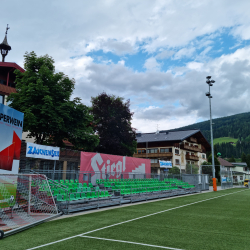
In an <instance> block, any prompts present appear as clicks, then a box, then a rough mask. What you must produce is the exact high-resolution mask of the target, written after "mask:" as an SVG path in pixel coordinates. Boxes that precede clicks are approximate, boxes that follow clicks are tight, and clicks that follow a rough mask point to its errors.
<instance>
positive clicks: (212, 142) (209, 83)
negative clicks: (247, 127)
mask: <svg viewBox="0 0 250 250" xmlns="http://www.w3.org/2000/svg"><path fill="white" fill-rule="evenodd" d="M206 78H207V80H206V83H207V84H208V92H207V93H206V96H207V97H208V99H209V108H210V132H211V150H212V165H213V178H215V166H214V141H213V127H212V111H211V98H212V96H211V93H210V87H212V86H213V83H215V81H214V80H210V79H211V76H207V77H206Z"/></svg>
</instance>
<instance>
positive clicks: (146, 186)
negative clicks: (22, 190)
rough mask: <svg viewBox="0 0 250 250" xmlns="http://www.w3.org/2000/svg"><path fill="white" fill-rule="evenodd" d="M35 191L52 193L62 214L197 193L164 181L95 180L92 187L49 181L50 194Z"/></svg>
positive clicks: (175, 181) (177, 182) (178, 183)
mask: <svg viewBox="0 0 250 250" xmlns="http://www.w3.org/2000/svg"><path fill="white" fill-rule="evenodd" d="M32 185H40V186H39V190H40V191H44V192H50V190H51V192H52V195H53V197H54V199H55V200H56V203H57V206H58V208H59V210H60V211H63V212H64V213H65V214H67V213H71V212H76V211H81V210H87V209H95V208H101V207H107V206H113V205H122V204H125V203H131V202H137V201H143V200H150V199H157V198H165V197H170V196H175V195H183V194H189V193H194V192H197V190H196V187H195V186H194V185H190V184H188V183H187V182H184V181H181V180H178V179H171V178H167V179H164V180H162V181H160V180H158V179H107V180H106V179H105V180H104V179H100V180H99V179H97V180H96V184H95V185H93V184H92V183H88V184H87V183H79V180H78V179H76V180H74V179H71V180H67V179H66V180H49V185H50V190H48V188H47V189H46V188H45V187H44V186H43V185H42V184H39V183H38V184H36V183H33V184H32Z"/></svg>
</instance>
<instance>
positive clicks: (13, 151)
mask: <svg viewBox="0 0 250 250" xmlns="http://www.w3.org/2000/svg"><path fill="white" fill-rule="evenodd" d="M22 132H23V113H21V112H19V111H17V110H15V109H12V108H10V107H8V106H5V105H3V104H1V103H0V174H18V170H19V160H20V152H21V142H22Z"/></svg>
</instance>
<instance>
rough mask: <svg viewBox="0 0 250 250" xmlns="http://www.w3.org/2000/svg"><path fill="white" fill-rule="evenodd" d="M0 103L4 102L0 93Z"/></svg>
mask: <svg viewBox="0 0 250 250" xmlns="http://www.w3.org/2000/svg"><path fill="white" fill-rule="evenodd" d="M0 103H1V104H4V96H3V95H0Z"/></svg>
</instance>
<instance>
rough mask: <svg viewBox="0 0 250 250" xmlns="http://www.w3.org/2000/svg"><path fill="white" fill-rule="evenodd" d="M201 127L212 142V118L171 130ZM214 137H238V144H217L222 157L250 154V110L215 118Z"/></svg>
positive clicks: (238, 156)
mask: <svg viewBox="0 0 250 250" xmlns="http://www.w3.org/2000/svg"><path fill="white" fill-rule="evenodd" d="M186 129H200V130H201V132H202V133H203V135H204V136H205V137H206V139H207V141H209V142H210V120H208V121H204V122H199V123H195V124H192V125H188V126H184V127H181V128H177V129H172V130H171V131H177V130H186ZM213 137H214V138H220V137H232V138H235V139H238V142H237V143H236V146H233V145H231V144H230V143H221V144H216V149H217V151H218V152H220V153H221V154H222V157H231V156H234V157H237V158H240V157H241V154H242V153H243V152H244V153H245V154H250V112H247V113H242V114H237V115H231V116H226V117H221V118H216V119H213Z"/></svg>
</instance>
